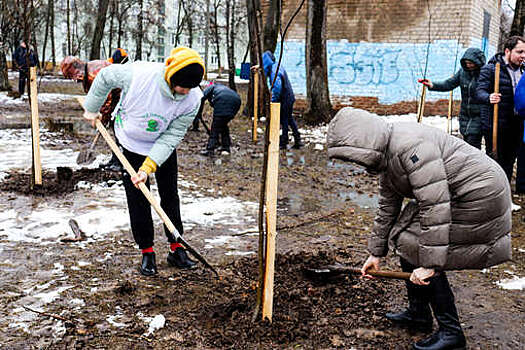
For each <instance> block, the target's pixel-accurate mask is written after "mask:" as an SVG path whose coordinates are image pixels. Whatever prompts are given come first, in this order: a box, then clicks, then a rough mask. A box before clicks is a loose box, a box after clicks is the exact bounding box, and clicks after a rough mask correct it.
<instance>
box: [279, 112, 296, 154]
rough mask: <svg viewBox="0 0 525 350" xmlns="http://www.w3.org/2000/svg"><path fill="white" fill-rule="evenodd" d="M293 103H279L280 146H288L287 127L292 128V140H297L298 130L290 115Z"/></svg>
mask: <svg viewBox="0 0 525 350" xmlns="http://www.w3.org/2000/svg"><path fill="white" fill-rule="evenodd" d="M292 112H293V102H292V103H281V119H280V121H281V132H282V134H281V138H280V141H279V145H280V146H286V145H287V144H288V126H289V127H290V128H292V134H293V136H294V138H296V139H298V138H299V129H298V128H297V123H296V122H295V119H294V117H293V115H292Z"/></svg>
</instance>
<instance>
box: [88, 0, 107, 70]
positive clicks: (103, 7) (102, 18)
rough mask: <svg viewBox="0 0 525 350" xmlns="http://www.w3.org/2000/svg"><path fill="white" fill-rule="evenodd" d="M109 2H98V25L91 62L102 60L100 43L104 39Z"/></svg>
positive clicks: (94, 34)
mask: <svg viewBox="0 0 525 350" xmlns="http://www.w3.org/2000/svg"><path fill="white" fill-rule="evenodd" d="M108 5H109V0H98V11H97V23H96V25H95V32H94V33H93V41H92V42H91V53H90V54H89V59H90V60H98V59H100V43H101V42H102V38H103V37H104V27H105V26H106V14H107V12H108Z"/></svg>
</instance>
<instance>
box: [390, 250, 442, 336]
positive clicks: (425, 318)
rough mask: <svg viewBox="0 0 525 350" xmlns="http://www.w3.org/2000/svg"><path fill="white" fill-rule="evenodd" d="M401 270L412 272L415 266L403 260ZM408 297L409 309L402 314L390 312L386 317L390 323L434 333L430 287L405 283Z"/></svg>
mask: <svg viewBox="0 0 525 350" xmlns="http://www.w3.org/2000/svg"><path fill="white" fill-rule="evenodd" d="M401 268H402V270H403V271H404V272H412V271H413V270H414V266H413V265H412V264H410V263H409V262H407V261H406V260H404V259H401ZM405 284H406V287H407V295H408V308H407V309H405V310H404V311H401V312H397V313H396V312H389V313H387V314H386V315H385V317H386V318H387V319H389V320H390V321H392V322H394V323H396V324H399V325H402V326H407V327H414V328H417V329H418V330H420V331H424V332H431V331H432V312H431V311H430V306H429V303H430V292H431V289H430V287H429V286H419V285H416V284H414V283H412V282H410V281H405Z"/></svg>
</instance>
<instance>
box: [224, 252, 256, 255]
mask: <svg viewBox="0 0 525 350" xmlns="http://www.w3.org/2000/svg"><path fill="white" fill-rule="evenodd" d="M252 254H255V252H239V251H233V252H226V254H225V255H232V256H246V255H252Z"/></svg>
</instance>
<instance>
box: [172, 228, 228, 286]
mask: <svg viewBox="0 0 525 350" xmlns="http://www.w3.org/2000/svg"><path fill="white" fill-rule="evenodd" d="M177 240H178V241H179V243H182V244H183V245H184V247H185V248H186V250H187V251H188V252H190V253H191V255H193V256H194V257H195V258H196V259H197V260H199V261H200V262H201V263H203V264H204V266H206V267H207V268H209V269H210V270H212V271H213V272H214V273H215V274H216V275H217V277H219V273H218V272H217V270H215V269H214V268H213V266H211V265H210V264H209V263H208V262H207V261H206V259H204V257H203V256H202V255H200V254H199V253H198V252H197V251H196V250H195V249H193V248H192V247H191V246H190V245H189V244H188V242H186V241H185V240H184V238H182V236H179V237H177Z"/></svg>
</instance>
